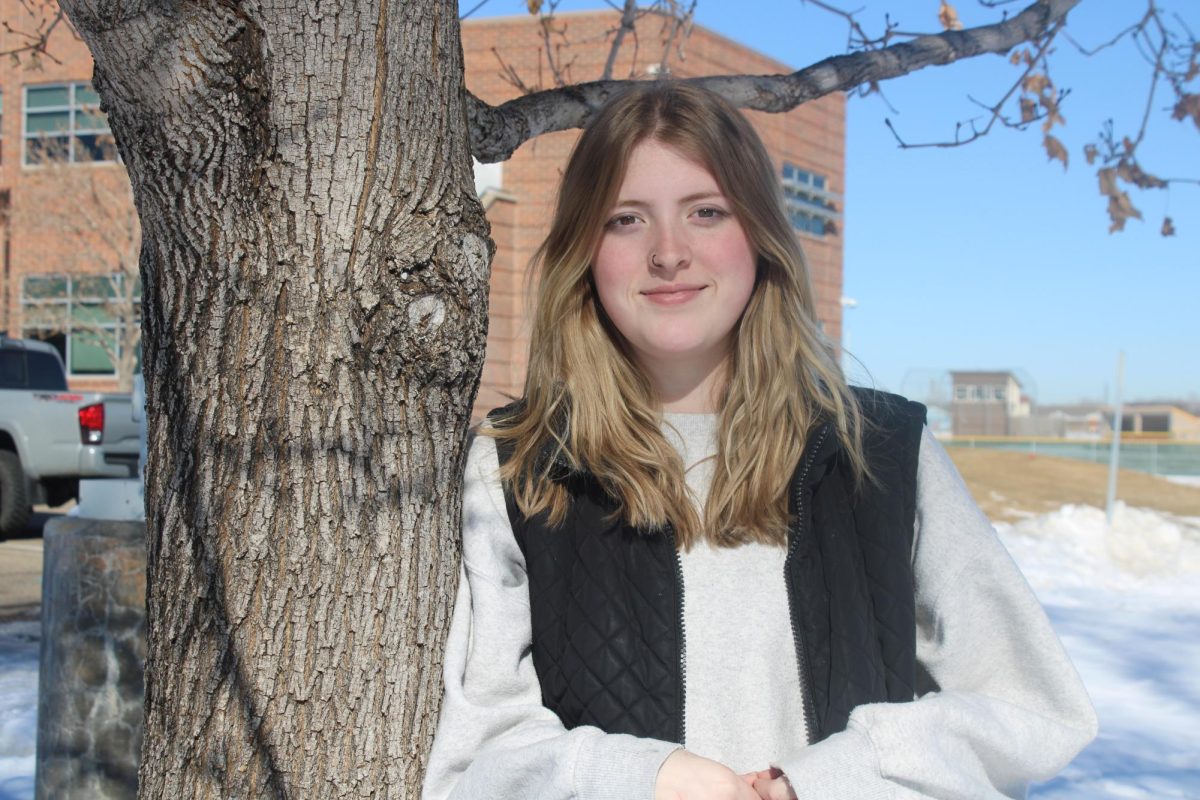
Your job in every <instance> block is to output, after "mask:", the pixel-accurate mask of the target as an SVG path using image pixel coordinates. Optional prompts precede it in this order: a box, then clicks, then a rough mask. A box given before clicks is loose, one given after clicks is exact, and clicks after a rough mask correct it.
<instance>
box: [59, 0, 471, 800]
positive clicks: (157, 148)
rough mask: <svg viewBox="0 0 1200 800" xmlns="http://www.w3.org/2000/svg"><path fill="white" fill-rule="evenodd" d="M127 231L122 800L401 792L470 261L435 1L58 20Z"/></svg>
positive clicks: (431, 645) (99, 6)
mask: <svg viewBox="0 0 1200 800" xmlns="http://www.w3.org/2000/svg"><path fill="white" fill-rule="evenodd" d="M63 5H64V7H65V8H66V9H67V12H68V14H69V16H70V18H71V20H72V22H73V23H74V24H75V26H76V28H77V30H78V31H79V32H80V34H81V35H82V36H83V37H84V39H85V40H86V41H87V43H88V45H89V47H90V48H91V50H92V53H93V55H94V58H95V64H96V72H95V84H96V87H97V89H98V90H99V92H100V94H101V97H102V98H103V101H104V107H105V110H106V111H107V113H108V115H109V120H110V122H111V125H112V128H113V131H114V133H115V134H116V137H117V139H118V141H119V142H120V145H121V153H122V157H123V158H124V160H125V163H126V165H127V166H128V169H129V174H130V178H131V181H132V184H133V187H134V192H135V196H136V202H137V206H138V211H139V214H140V217H141V220H142V224H143V242H144V245H143V250H142V256H141V271H142V276H143V283H144V298H145V299H144V319H145V334H146V335H145V339H144V352H145V357H144V364H145V373H146V377H147V403H148V406H149V408H150V415H149V419H150V429H149V438H150V453H149V461H148V467H149V468H148V470H147V476H148V485H147V492H146V497H147V512H148V513H147V522H148V530H149V532H150V533H149V536H150V542H149V561H150V565H149V589H148V593H149V597H148V607H149V620H150V623H149V625H150V627H149V656H148V661H147V671H146V675H147V682H146V719H145V744H144V751H143V765H142V769H141V774H140V781H141V788H140V791H141V795H142V796H144V797H154V798H159V797H187V798H192V797H196V798H203V797H212V798H233V797H245V798H249V797H297V798H318V797H410V796H415V794H416V788H417V787H419V785H420V784H419V779H420V775H421V773H422V770H423V767H424V754H425V753H426V751H427V749H428V744H429V742H430V740H431V738H432V735H433V731H434V727H435V724H436V716H435V714H436V709H437V706H438V703H439V701H440V691H441V688H440V687H441V679H440V674H439V673H440V663H441V653H442V649H443V642H444V636H445V632H446V627H447V619H448V614H447V609H448V602H449V600H450V599H451V598H452V596H453V593H454V587H455V583H456V578H457V565H458V553H457V548H458V543H457V531H458V527H459V513H460V512H459V502H458V497H459V495H458V476H459V474H460V470H461V461H462V456H463V443H464V436H465V432H466V428H467V422H468V419H469V415H470V409H471V403H472V400H473V398H474V393H475V389H476V385H477V382H478V373H479V370H480V365H481V361H482V356H483V348H484V341H485V333H486V324H487V280H488V267H489V261H490V249H489V248H490V244H489V241H488V238H487V225H486V222H485V220H484V216H483V211H482V209H481V207H480V205H479V203H478V202H477V200H476V199H475V195H474V188H473V183H472V178H471V160H470V155H469V146H468V141H467V130H468V128H467V124H466V112H465V107H464V89H463V64H462V52H461V44H460V38H459V30H458V16H457V9H456V7H455V4H454V3H453V2H447V1H446V0H440V1H439V2H423V3H413V2H408V3H394V2H389V0H357V1H356V0H347V2H343V3H335V4H331V3H320V2H317V0H300V1H299V2H296V0H286V2H285V1H284V0H261V1H260V2H250V3H234V2H229V0H195V1H189V0H179V1H177V2H129V3H111V2H109V1H108V0H63Z"/></svg>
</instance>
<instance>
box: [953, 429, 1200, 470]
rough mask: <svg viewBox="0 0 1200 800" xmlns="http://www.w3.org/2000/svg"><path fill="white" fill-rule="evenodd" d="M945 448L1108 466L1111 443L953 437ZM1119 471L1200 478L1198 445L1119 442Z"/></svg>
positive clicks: (1158, 441)
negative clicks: (1014, 452)
mask: <svg viewBox="0 0 1200 800" xmlns="http://www.w3.org/2000/svg"><path fill="white" fill-rule="evenodd" d="M942 443H943V444H944V445H946V446H947V447H977V448H989V449H992V450H1013V451H1016V452H1020V453H1035V454H1041V455H1045V456H1058V457H1060V458H1074V459H1077V460H1079V461H1091V462H1093V463H1096V464H1107V463H1108V459H1109V453H1110V449H1111V446H1112V445H1111V443H1110V442H1108V441H1107V440H1103V439H1101V440H1094V441H1092V440H1089V441H1081V440H1077V439H1052V438H1048V437H1028V438H1013V437H1008V436H956V437H953V438H949V439H944V440H942ZM1120 460H1121V467H1122V468H1123V469H1134V470H1138V471H1139V472H1148V473H1150V474H1151V475H1200V442H1171V441H1162V440H1149V441H1147V440H1142V441H1138V440H1133V441H1127V440H1125V439H1124V438H1122V440H1121V453H1120Z"/></svg>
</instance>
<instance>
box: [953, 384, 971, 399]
mask: <svg viewBox="0 0 1200 800" xmlns="http://www.w3.org/2000/svg"><path fill="white" fill-rule="evenodd" d="M970 389H971V387H970V386H969V385H967V384H965V383H960V384H958V385H957V386H955V387H954V399H955V400H958V401H960V402H961V401H964V400H966V399H967V398H968V397H969V396H970V394H971V392H970Z"/></svg>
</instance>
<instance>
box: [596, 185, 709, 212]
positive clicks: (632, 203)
mask: <svg viewBox="0 0 1200 800" xmlns="http://www.w3.org/2000/svg"><path fill="white" fill-rule="evenodd" d="M712 198H722V199H723V198H724V195H723V194H721V192H719V191H717V190H716V189H713V190H712V191H709V190H705V191H703V192H693V193H692V194H689V195H687V196H686V197H681V198H679V200H678V201H677V202H678V203H679V205H681V206H685V205H687V204H688V203H694V202H696V201H697V200H710V199H712ZM616 205H618V206H629V207H631V208H649V207H650V204H649V203H647V202H646V201H644V200H618V201H617V203H616Z"/></svg>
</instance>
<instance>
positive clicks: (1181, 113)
mask: <svg viewBox="0 0 1200 800" xmlns="http://www.w3.org/2000/svg"><path fill="white" fill-rule="evenodd" d="M1171 117H1172V118H1174V119H1178V120H1184V119H1187V118H1188V117H1191V118H1192V122H1193V123H1195V125H1196V128H1197V129H1198V130H1200V94H1186V93H1185V94H1182V95H1180V97H1179V102H1178V103H1176V104H1175V110H1174V111H1172V112H1171Z"/></svg>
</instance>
